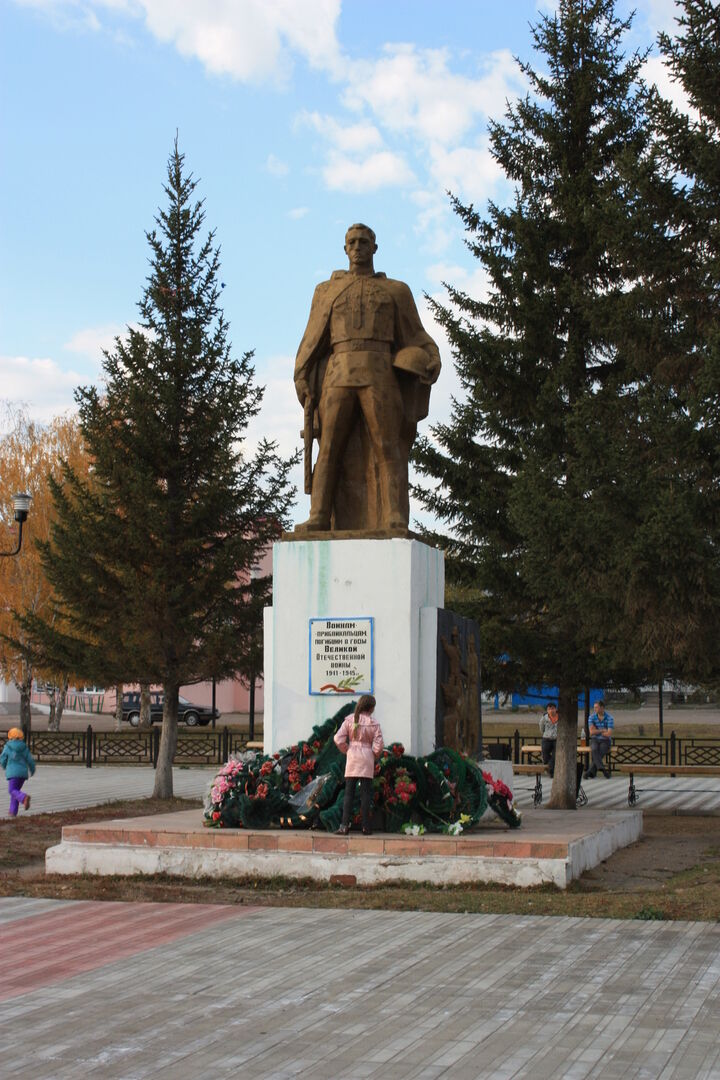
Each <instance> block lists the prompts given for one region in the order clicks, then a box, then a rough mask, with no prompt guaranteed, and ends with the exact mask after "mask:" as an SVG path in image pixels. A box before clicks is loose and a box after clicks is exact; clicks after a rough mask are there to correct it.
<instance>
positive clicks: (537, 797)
mask: <svg viewBox="0 0 720 1080" xmlns="http://www.w3.org/2000/svg"><path fill="white" fill-rule="evenodd" d="M544 772H545V766H544V765H543V764H542V763H541V764H539V765H538V764H535V765H515V764H513V773H514V774H516V775H518V776H534V777H535V790H534V791H533V806H540V805H541V803H542V801H543V790H542V777H543V774H544Z"/></svg>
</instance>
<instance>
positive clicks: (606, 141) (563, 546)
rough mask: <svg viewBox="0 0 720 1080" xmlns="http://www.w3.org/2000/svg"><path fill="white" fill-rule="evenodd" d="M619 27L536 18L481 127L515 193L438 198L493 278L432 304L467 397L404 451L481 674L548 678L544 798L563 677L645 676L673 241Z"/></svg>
mask: <svg viewBox="0 0 720 1080" xmlns="http://www.w3.org/2000/svg"><path fill="white" fill-rule="evenodd" d="M629 25H630V21H629V20H628V21H624V20H621V19H619V18H618V17H617V15H616V13H615V8H614V3H613V0H560V3H559V4H558V9H557V13H556V14H555V15H553V16H551V17H541V19H540V21H539V22H538V24H537V25H536V27H535V28H534V30H533V35H534V43H535V47H536V50H537V52H538V53H539V55H540V57H541V60H542V63H541V65H539V66H538V67H537V68H535V67H533V66H532V65H531V64H529V63H523V64H521V67H522V70H523V72H524V73H525V75H526V77H527V79H528V81H529V84H530V88H531V93H530V94H529V95H528V96H527V97H526V98H525V99H523V100H520V101H518V102H517V103H516V104H515V105H513V106H510V107H509V108H508V110H507V113H506V117H505V122H504V123H493V124H491V128H490V136H491V147H492V152H493V155H494V157H495V159H496V161H497V162H498V163H499V165H500V166H501V167H502V169H503V171H504V172H505V175H506V176H507V177H508V178H509V179H510V180H511V181H512V183H513V185H514V200H513V202H512V204H511V205H509V206H507V207H500V206H497V205H495V204H494V203H492V202H491V203H489V205H488V210H487V213H486V215H485V216H483V215H482V214H481V212H479V211H478V210H476V209H475V208H474V207H473V206H464V205H462V204H461V203H460V202H459V201H457V200H455V201H454V206H455V210H456V211H457V213H458V214H459V216H460V218H461V219H462V221H463V223H464V225H465V228H466V230H467V232H468V234H469V237H468V241H467V242H468V246H469V248H470V250H471V252H472V253H473V255H474V256H475V257H476V258H478V259H479V260H480V261H481V262H482V264H483V266H484V267H485V269H486V272H487V276H488V282H489V288H488V294H487V296H486V297H485V298H482V299H475V298H473V297H471V296H469V295H467V294H466V293H463V292H461V291H459V290H458V289H456V288H453V287H452V286H449V287H448V293H449V298H450V301H451V303H450V305H449V306H442V305H438V306H436V315H437V317H438V319H439V321H440V322H441V323H442V324H443V326H444V327H445V329H446V331H447V334H448V337H449V340H450V342H451V346H452V349H453V353H454V356H455V361H456V365H457V369H458V373H459V376H460V379H461V382H462V385H463V388H464V390H465V392H466V397H465V398H464V399H462V400H458V401H456V402H455V403H454V407H453V411H452V417H451V420H450V422H449V423H448V424H447V425H443V426H439V427H437V428H436V429H434V435H435V440H434V441H432V442H431V441H428V440H426V441H425V442H423V443H420V445H419V449H418V453H417V458H416V464H417V466H418V469H419V471H420V473H422V474H424V475H425V476H427V477H428V478H432V479H433V480H434V481H435V482H436V486H435V487H432V488H428V487H426V488H425V489H424V490H423V489H422V488H421V489H420V490H419V491H418V492H417V493H418V494H419V496H420V498H421V499H422V501H423V502H424V504H425V506H426V507H427V508H428V509H430V510H431V511H433V512H434V513H435V514H436V516H437V517H438V518H439V519H440V520H441V521H444V522H446V523H447V525H448V526H450V528H451V531H452V536H451V538H450V539H449V540H447V541H445V545H446V547H447V550H448V553H449V555H450V556H451V572H452V573H453V574H454V577H455V580H456V583H457V586H458V587H459V588H460V589H461V590H462V589H465V590H470V595H471V597H472V598H473V599H472V600H471V603H470V604H469V607H470V608H471V610H474V613H475V614H476V615H477V616H478V617H479V618H480V620H481V622H482V626H483V660H484V664H485V670H486V672H489V673H490V677H491V678H494V680H495V682H496V683H497V684H498V685H499V686H504V687H505V688H507V689H511V688H512V687H513V686H518V685H522V684H523V683H524V684H528V683H549V684H550V685H557V686H558V687H559V714H560V719H559V731H558V737H559V746H558V758H557V767H556V772H555V779H554V783H553V791H552V796H551V800H550V806H551V807H562V808H565V807H574V805H575V761H576V739H577V703H578V692H579V691H580V690H581V689H582V688H584V687H585V686H587V685H589V684H592V683H594V682H596V680H599V679H601V680H607V678H608V675H612V676H614V677H615V678H616V679H617V680H618V681H625V680H634V679H636V678H638V677H640V675H641V674H644V672H643V671H642V667H643V663H644V661H643V660H642V659H638V658H637V654H636V652H635V650H634V645H635V644H636V639H632V635H630V636H629V634H628V628H627V626H626V611H625V599H626V592H627V589H626V584H627V574H628V569H629V565H630V563H629V559H628V550H629V542H630V540H631V539H632V537H633V535H634V532H635V530H636V528H637V525H638V521H639V516H641V515H642V513H643V512H644V511H646V510H647V502H646V500H645V496H644V483H645V480H646V478H647V475H648V473H649V471H651V469H652V467H653V451H654V446H653V445H652V444H649V443H648V438H649V426H648V425H650V426H651V424H650V422H651V421H652V423H655V424H659V425H660V426H661V427H662V428H663V429H664V427H665V426H666V425H667V424H668V423H670V421H671V419H672V413H671V412H670V413H668V415H665V414H664V413H663V412H662V410H660V412H658V401H657V400H656V398H655V396H654V395H652V394H651V395H649V396H648V397H644V396H643V395H644V393H645V390H646V388H651V387H652V386H653V376H654V371H655V368H656V366H657V364H658V363H659V360H660V358H661V357H662V356H664V355H665V340H664V339H665V337H666V336H667V335H668V334H669V333H670V328H669V327H668V326H667V325H666V324H665V322H664V321H663V320H662V319H660V320H658V319H656V318H655V317H652V318H651V317H650V313H649V311H648V305H651V304H652V303H653V302H654V301H653V299H652V290H651V289H650V288H649V285H650V284H651V280H652V278H653V275H655V274H662V272H663V268H665V267H666V266H667V263H668V260H669V259H670V258H671V255H672V249H671V245H670V244H669V242H668V239H667V237H666V236H665V234H664V232H663V230H661V229H658V228H656V227H655V223H654V219H653V216H652V213H651V211H650V210H649V209H648V205H647V200H646V198H645V197H644V191H645V190H646V189H647V188H648V187H649V186H651V185H653V184H655V183H656V178H655V177H654V172H653V169H654V165H653V160H652V155H650V154H649V131H648V125H647V121H646V116H645V111H644V108H643V93H642V87H641V86H640V84H639V72H640V68H641V65H642V63H643V59H644V57H643V56H641V55H639V54H637V53H635V54H633V55H631V56H630V57H629V58H626V57H625V56H624V54H623V40H624V38H625V35H626V33H627V30H628V28H629ZM655 314H656V312H655V311H654V309H653V311H652V315H653V316H654V315H655ZM658 533H659V530H657V529H656V530H655V531H654V532H653V531H652V530H650V532H649V534H648V535H649V536H652V537H653V538H654V542H655V543H657V542H658ZM648 543H650V540H649V539H648ZM653 551H654V552H655V553H657V548H656V547H654V548H653ZM652 598H653V600H657V599H658V596H657V593H653V597H652ZM646 601H647V598H646ZM638 624H642V618H641V617H640V616H638V618H637V620H636V623H635V624H633V625H634V626H635V625H638Z"/></svg>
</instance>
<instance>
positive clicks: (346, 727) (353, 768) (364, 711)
mask: <svg viewBox="0 0 720 1080" xmlns="http://www.w3.org/2000/svg"><path fill="white" fill-rule="evenodd" d="M374 709H375V698H374V697H373V696H372V695H371V694H363V695H362V697H361V698H360V700H359V701H358V703H357V705H356V706H355V715H354V716H347V717H346V718H345V719H344V720H343V722H342V724H341V725H340V727H339V729H338V732H337V734H336V735H335V745H336V746H337V748H338V750H339V751H340V753H341V754H347V761H346V762H345V799H344V802H343V812H342V825H341V826H340V828H339V829H338V832H339V833H340V834H341V835H342V836H347V834H348V833H349V832H350V818H351V817H352V809H353V802H354V801H355V784H356V782H357V781H358V780H359V781H360V808H361V812H362V831H363V832H364V833H365V835H366V836H369V835H370V832H371V829H370V811H371V806H372V782H373V776H374V775H375V762H376V761H377V759H378V758H379V757H380V755H381V753H382V748H383V737H382V731H381V730H380V725H379V724H378V722H377V720H374V719H373V711H374Z"/></svg>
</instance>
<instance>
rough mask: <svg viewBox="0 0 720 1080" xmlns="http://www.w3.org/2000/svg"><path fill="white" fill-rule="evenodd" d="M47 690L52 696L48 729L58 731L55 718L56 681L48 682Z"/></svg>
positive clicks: (50, 696)
mask: <svg viewBox="0 0 720 1080" xmlns="http://www.w3.org/2000/svg"><path fill="white" fill-rule="evenodd" d="M47 692H48V697H49V698H50V712H49V713H48V731H57V720H56V719H55V704H56V698H57V686H55V684H54V683H52V684H48V688H47Z"/></svg>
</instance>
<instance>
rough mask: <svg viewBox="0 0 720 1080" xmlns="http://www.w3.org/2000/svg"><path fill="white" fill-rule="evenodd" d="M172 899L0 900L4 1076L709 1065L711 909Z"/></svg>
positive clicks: (602, 1074) (680, 1071) (651, 1074)
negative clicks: (647, 918) (442, 908)
mask: <svg viewBox="0 0 720 1080" xmlns="http://www.w3.org/2000/svg"><path fill="white" fill-rule="evenodd" d="M176 908H177V906H176V905H157V904H115V903H112V904H102V903H94V902H63V901H34V900H28V899H24V898H15V899H5V900H0V932H3V933H4V935H6V936H7V941H6V943H5V944H4V946H3V952H2V955H3V969H4V971H3V974H4V976H5V979H6V982H9V983H10V986H11V990H12V996H9V997H7V998H6V1000H5V1001H3V1002H2V1003H0V1061H2V1073H3V1077H6V1078H8V1080H9V1078H12V1080H24V1078H28V1080H31V1078H32V1080H76V1078H78V1077H102V1078H103V1080H146V1078H151V1077H152V1078H155V1077H158V1078H160V1080H171V1078H172V1080H199V1078H205V1077H212V1078H213V1080H225V1078H227V1080H230V1078H231V1077H232V1078H234V1080H235V1078H236V1077H237V1076H238V1075H248V1076H252V1077H255V1078H272V1080H289V1078H291V1077H301V1078H310V1077H313V1078H321V1080H322V1078H328V1080H330V1078H332V1080H345V1078H347V1080H355V1078H360V1077H366V1078H370V1080H396V1078H397V1080H404V1078H407V1080H430V1078H435V1077H447V1078H448V1080H449V1078H451V1077H452V1078H453V1080H481V1078H485V1077H487V1078H490V1077H492V1078H493V1080H515V1078H525V1077H527V1078H530V1077H532V1078H534V1080H544V1078H549V1077H567V1078H571V1080H581V1078H584V1077H594V1078H600V1080H605V1078H614V1077H618V1078H619V1077H623V1078H628V1080H632V1078H634V1080H651V1078H652V1080H655V1078H658V1080H699V1078H704V1080H711V1078H717V1077H719V1076H720V1042H719V1041H718V1038H717V1016H718V1014H719V1012H720V926H718V925H717V924H711V923H663V922H620V921H614V920H610V919H568V918H541V917H535V916H527V917H521V916H509V915H468V914H466V915H463V914H456V915H447V914H435V913H425V912H377V911H343V910H330V911H312V910H302V909H296V910H289V909H272V908H265V909H254V910H253V909H247V910H245V909H243V908H232V907H230V908H227V907H226V908H223V907H221V906H220V905H206V906H204V907H202V908H200V907H190V908H187V909H185V917H183V913H182V912H179V911H177V910H176ZM188 912H192V913H193V915H188ZM193 916H194V917H193ZM73 923H76V924H77V929H76V931H75V932H73V933H70V932H69V931H70V928H71V927H72V925H73ZM153 925H156V926H157V937H156V938H155V939H154V940H153V937H152V934H151V933H150V928H151V927H152V926H153ZM82 928H85V931H86V932H85V934H83V933H81V930H82ZM167 934H170V937H168V936H166V935H167ZM123 941H127V942H128V947H127V951H126V952H125V953H124V954H123V951H122V948H120V951H118V948H119V944H118V943H122V942H123ZM27 950H30V952H28V951H27ZM33 950H34V955H35V958H36V960H37V957H39V956H41V955H42V953H43V951H44V952H45V953H46V954H47V955H49V956H51V957H55V958H60V959H61V961H62V963H64V964H65V965H66V968H67V970H60V967H59V966H58V965H56V966H53V964H48V965H47V966H46V967H43V965H42V964H39V965H38V964H37V963H36V962H35V961H33V960H32V959H31V961H30V962H31V965H33V971H34V976H33V978H34V980H35V981H34V983H33V985H32V987H31V988H26V989H25V990H23V987H22V985H21V983H22V978H23V961H24V957H25V956H26V955H28V956H30V957H32V955H33ZM91 954H94V962H93V964H92V966H90V967H87V966H85V967H84V968H83V969H82V970H73V963H74V962H76V961H75V958H76V957H77V956H78V955H82V956H84V957H85V960H84V961H83V964H85V963H86V962H87V958H88V957H89V956H90V955H91ZM11 958H12V959H11ZM7 969H11V970H9V971H8V970H7ZM17 991H19V992H17Z"/></svg>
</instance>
